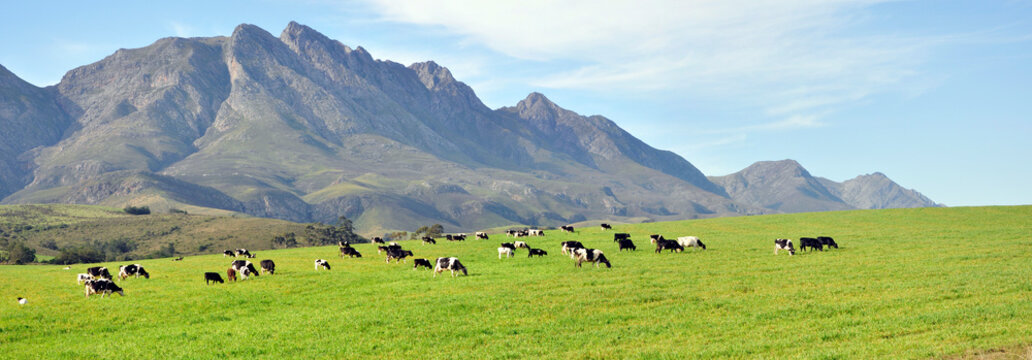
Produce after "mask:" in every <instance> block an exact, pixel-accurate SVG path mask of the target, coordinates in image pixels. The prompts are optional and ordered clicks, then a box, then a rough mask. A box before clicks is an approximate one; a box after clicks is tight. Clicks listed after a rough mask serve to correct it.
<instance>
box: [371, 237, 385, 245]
mask: <svg viewBox="0 0 1032 360" xmlns="http://www.w3.org/2000/svg"><path fill="white" fill-rule="evenodd" d="M383 243H384V241H383V238H382V237H379V236H377V237H374V238H373V244H383Z"/></svg>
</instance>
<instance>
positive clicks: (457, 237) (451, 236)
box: [444, 234, 466, 241]
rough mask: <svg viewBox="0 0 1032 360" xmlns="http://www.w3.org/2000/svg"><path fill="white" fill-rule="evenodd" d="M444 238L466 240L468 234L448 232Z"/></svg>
mask: <svg viewBox="0 0 1032 360" xmlns="http://www.w3.org/2000/svg"><path fill="white" fill-rule="evenodd" d="M444 238H445V239H448V241H465V240H466V234H455V235H452V234H448V235H445V236H444Z"/></svg>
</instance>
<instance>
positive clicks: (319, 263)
mask: <svg viewBox="0 0 1032 360" xmlns="http://www.w3.org/2000/svg"><path fill="white" fill-rule="evenodd" d="M320 266H322V267H324V268H326V270H329V269H330V263H328V262H326V260H323V259H315V271H319V267H320Z"/></svg>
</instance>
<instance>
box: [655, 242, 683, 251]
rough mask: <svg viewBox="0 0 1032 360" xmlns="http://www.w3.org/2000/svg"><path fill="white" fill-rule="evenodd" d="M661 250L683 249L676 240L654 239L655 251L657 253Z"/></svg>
mask: <svg viewBox="0 0 1032 360" xmlns="http://www.w3.org/2000/svg"><path fill="white" fill-rule="evenodd" d="M663 250H670V252H674V251H677V252H682V251H684V246H681V244H678V243H677V242H676V241H673V240H666V239H660V240H656V253H657V254H659V253H661V252H663Z"/></svg>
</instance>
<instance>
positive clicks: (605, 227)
mask: <svg viewBox="0 0 1032 360" xmlns="http://www.w3.org/2000/svg"><path fill="white" fill-rule="evenodd" d="M598 226H600V227H602V230H613V226H612V225H609V224H606V223H602V224H599V225H598Z"/></svg>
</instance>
